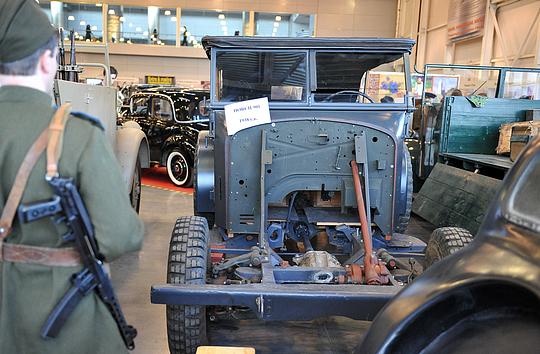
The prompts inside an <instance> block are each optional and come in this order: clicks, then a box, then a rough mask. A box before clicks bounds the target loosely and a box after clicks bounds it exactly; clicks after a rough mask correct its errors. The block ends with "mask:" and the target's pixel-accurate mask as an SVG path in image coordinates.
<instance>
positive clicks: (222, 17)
mask: <svg viewBox="0 0 540 354" xmlns="http://www.w3.org/2000/svg"><path fill="white" fill-rule="evenodd" d="M217 18H219V19H220V20H224V19H225V15H224V14H219V15H218V17H217Z"/></svg>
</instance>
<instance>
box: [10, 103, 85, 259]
mask: <svg viewBox="0 0 540 354" xmlns="http://www.w3.org/2000/svg"><path fill="white" fill-rule="evenodd" d="M69 114H70V105H69V104H65V105H62V106H61V107H60V108H58V110H57V111H56V113H55V114H54V116H53V118H52V120H51V123H50V124H49V127H48V128H47V129H45V130H44V131H43V132H42V133H41V134H40V135H39V137H38V138H37V140H36V141H35V142H34V144H32V146H31V147H30V150H28V153H27V154H26V156H25V158H24V160H23V162H22V164H21V166H20V167H19V170H18V171H17V175H16V177H15V182H14V183H13V186H12V188H11V191H10V192H9V195H8V199H7V201H6V204H5V205H4V209H3V210H2V216H1V217H0V261H4V262H17V263H32V264H40V265H45V266H60V267H73V266H78V265H81V264H82V263H81V259H80V256H79V253H78V252H77V250H75V249H74V248H73V247H69V248H49V247H38V246H29V245H19V244H10V243H4V240H5V238H6V237H7V236H8V235H9V234H10V233H11V227H12V225H13V219H14V217H15V214H16V212H17V208H18V206H19V203H20V201H21V198H22V196H23V193H24V190H25V188H26V183H27V181H28V178H29V177H30V173H31V172H32V169H33V168H34V165H35V164H36V162H37V160H38V159H39V157H40V156H41V154H42V153H43V151H44V150H45V148H46V147H47V146H49V147H48V150H49V149H50V151H48V152H47V176H49V174H51V175H54V174H56V173H57V168H58V167H57V162H58V157H59V156H60V153H61V149H62V136H63V130H64V127H65V125H66V122H67V119H68V117H69Z"/></svg>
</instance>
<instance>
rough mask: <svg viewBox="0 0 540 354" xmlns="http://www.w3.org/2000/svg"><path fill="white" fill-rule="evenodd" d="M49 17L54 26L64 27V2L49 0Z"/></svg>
mask: <svg viewBox="0 0 540 354" xmlns="http://www.w3.org/2000/svg"><path fill="white" fill-rule="evenodd" d="M51 17H52V23H53V24H54V25H55V26H57V27H59V28H60V27H62V28H65V23H64V4H63V3H62V2H61V1H51Z"/></svg>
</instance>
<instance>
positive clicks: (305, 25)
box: [255, 12, 315, 37]
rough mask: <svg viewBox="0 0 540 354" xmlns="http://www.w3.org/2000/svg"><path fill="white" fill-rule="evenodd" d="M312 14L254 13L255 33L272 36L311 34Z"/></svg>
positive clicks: (312, 25)
mask: <svg viewBox="0 0 540 354" xmlns="http://www.w3.org/2000/svg"><path fill="white" fill-rule="evenodd" d="M314 22H315V21H314V16H313V15H305V14H279V13H263V12H256V13H255V35H257V36H272V37H309V36H313V30H314Z"/></svg>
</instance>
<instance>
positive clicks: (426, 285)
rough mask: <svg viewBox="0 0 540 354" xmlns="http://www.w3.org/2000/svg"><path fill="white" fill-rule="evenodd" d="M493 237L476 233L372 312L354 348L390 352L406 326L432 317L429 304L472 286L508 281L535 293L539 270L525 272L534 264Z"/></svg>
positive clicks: (363, 350)
mask: <svg viewBox="0 0 540 354" xmlns="http://www.w3.org/2000/svg"><path fill="white" fill-rule="evenodd" d="M498 241H499V240H497V241H492V240H485V241H484V242H483V243H480V242H479V240H478V237H477V238H476V239H475V240H474V241H473V243H472V244H471V245H469V246H468V247H467V248H465V249H463V250H462V251H460V252H457V253H454V254H453V255H451V256H449V257H447V258H445V259H444V260H443V261H441V262H437V263H435V264H434V265H433V266H432V267H430V268H429V269H428V270H427V271H426V272H425V273H424V274H422V276H420V277H419V278H418V279H416V280H415V281H414V282H413V283H412V284H410V285H408V286H407V287H405V288H404V289H403V290H402V291H401V292H400V293H399V294H398V295H397V296H396V297H395V298H394V299H393V300H392V301H391V302H389V303H388V304H387V305H386V306H385V307H384V308H383V309H382V310H381V311H380V312H379V314H377V317H376V318H375V319H374V320H373V323H372V325H371V327H370V330H369V332H368V334H366V337H365V340H364V341H363V343H362V344H361V346H360V348H359V351H357V352H358V353H381V354H382V353H391V352H392V348H393V349H395V347H394V345H395V344H396V343H398V342H399V341H400V340H402V339H403V338H406V337H407V334H406V333H407V332H408V329H410V328H412V327H414V326H415V325H416V324H418V323H420V322H421V321H424V320H425V319H426V318H429V317H433V315H432V314H431V312H430V310H431V309H434V308H435V307H436V306H437V305H440V304H444V303H445V301H447V300H448V299H449V298H450V297H452V296H459V294H460V293H464V292H467V291H468V290H469V289H472V288H474V287H478V286H483V285H487V284H492V285H493V284H507V285H508V286H513V287H514V288H516V289H524V290H525V291H527V292H528V293H532V294H534V295H535V296H537V297H538V298H539V299H540V288H539V287H538V286H535V285H534V284H536V281H537V279H538V278H537V277H538V276H539V275H538V273H537V272H532V273H529V274H527V273H526V272H525V271H526V270H530V269H533V265H532V264H531V263H530V262H529V261H528V260H524V259H522V258H520V257H519V255H514V254H512V253H510V252H507V251H501V250H500V248H499V247H497V246H496V243H497V242H498ZM503 264H512V267H505V266H501V265H503ZM463 303H465V302H463ZM450 312H452V311H450ZM431 320H433V318H431V319H428V320H426V321H428V323H429V321H431ZM415 328H416V327H415ZM409 337H410V335H409Z"/></svg>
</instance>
